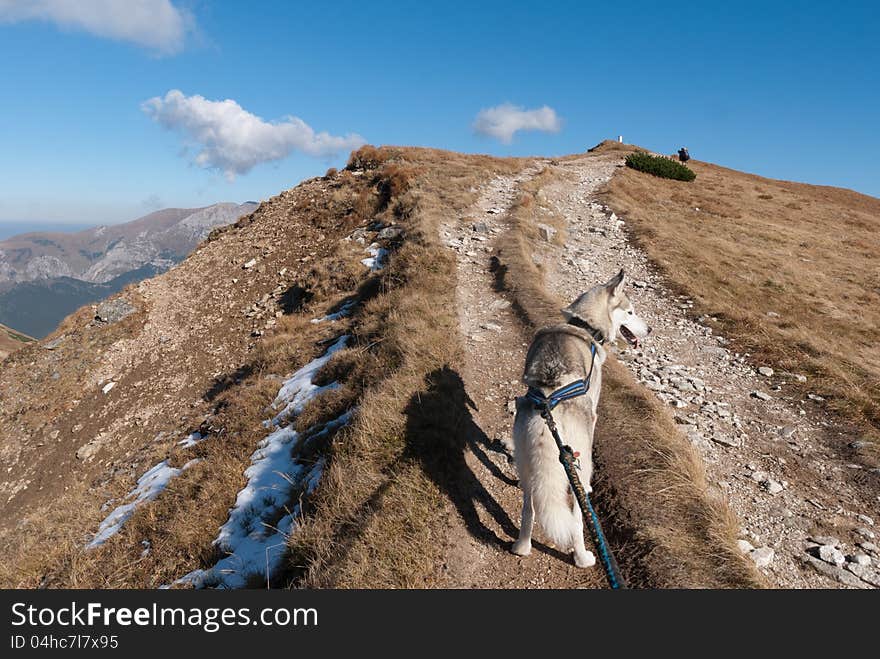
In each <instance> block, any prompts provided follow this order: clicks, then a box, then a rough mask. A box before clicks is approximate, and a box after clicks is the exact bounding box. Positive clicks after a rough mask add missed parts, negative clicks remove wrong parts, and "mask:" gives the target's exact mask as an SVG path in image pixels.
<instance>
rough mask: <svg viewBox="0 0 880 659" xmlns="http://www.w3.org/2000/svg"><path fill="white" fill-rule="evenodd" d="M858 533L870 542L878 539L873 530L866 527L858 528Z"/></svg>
mask: <svg viewBox="0 0 880 659" xmlns="http://www.w3.org/2000/svg"><path fill="white" fill-rule="evenodd" d="M856 533H858V534H859V535H860V536H862V537H863V538H867V539H868V540H873V539H874V538H875V537H876V534H875V533H874V532H873V531H872V530H871V529H867V528H865V527H864V526H860V527H859V528H857V529H856Z"/></svg>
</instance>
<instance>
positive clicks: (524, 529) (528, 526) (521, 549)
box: [511, 486, 535, 556]
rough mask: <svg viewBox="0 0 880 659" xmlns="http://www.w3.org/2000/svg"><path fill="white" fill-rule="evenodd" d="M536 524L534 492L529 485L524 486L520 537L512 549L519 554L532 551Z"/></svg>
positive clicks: (526, 553) (524, 554)
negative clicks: (533, 528) (533, 530)
mask: <svg viewBox="0 0 880 659" xmlns="http://www.w3.org/2000/svg"><path fill="white" fill-rule="evenodd" d="M534 524H535V507H534V506H533V505H532V493H531V490H530V488H529V487H528V486H526V487H524V488H523V508H522V524H521V525H520V528H519V538H518V539H517V541H516V542H514V543H513V547H511V551H512V552H513V553H514V554H517V555H518V556H528V555H529V553H530V552H531V551H532V527H533V526H534Z"/></svg>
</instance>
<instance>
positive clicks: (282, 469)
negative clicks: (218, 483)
mask: <svg viewBox="0 0 880 659" xmlns="http://www.w3.org/2000/svg"><path fill="white" fill-rule="evenodd" d="M350 416H351V414H350V413H349V412H346V413H345V414H343V415H342V416H340V417H339V418H338V419H335V420H333V421H331V422H329V423H327V424H326V425H324V426H323V427H322V428H321V429H320V431H318V432H316V433H312V432H311V431H310V432H309V433H306V434H307V435H308V438H309V439H312V438H317V437H320V436H322V435H326V434H328V433H329V432H331V431H333V430H335V429H336V428H339V427H341V426H344V425H345V424H346V423H348V420H349V418H350ZM302 437H303V435H300V433H297V432H296V431H294V430H292V429H290V428H279V429H278V430H276V431H275V432H273V433H272V434H271V435H269V436H268V437H266V438H265V439H264V440H263V441H262V442H260V447H259V448H258V449H257V450H256V451H255V452H254V454H253V455H252V456H251V466H250V467H248V469H247V470H246V471H245V472H244V473H245V476H247V478H248V484H247V485H246V486H245V487H244V489H242V490H241V491H240V492H239V493H238V497H236V500H235V505H234V506H233V507H232V509H231V510H230V512H229V518H228V520H227V521H226V523H225V524H224V525H223V526H222V527H221V528H220V533H219V535H218V536H217V539H216V540H214V545H215V546H217V547H218V548H219V549H220V550H221V551H223V552H224V553H225V554H226V556H225V557H224V558H222V559H220V560H219V561H218V562H217V563H216V564H215V565H214V567H212V568H209V569H207V570H194V571H192V572H190V573H189V574H187V575H185V576H183V577H181V578H180V579H178V580H177V581H175V582H174V583H176V584H189V585H191V586H193V587H194V588H205V587H213V588H229V589H235V588H244V587H246V586H247V585H248V582H249V580H250V579H251V578H252V577H254V576H255V575H260V576H262V577H264V578H265V579H267V580H268V579H271V576H272V575H273V574H275V573H276V572H277V571H278V568H279V567H280V566H281V563H282V561H283V559H284V556H285V553H286V547H287V540H288V538H289V537H290V534H291V533H292V532H293V530H294V527H295V525H296V518H297V517H299V516H300V515H301V512H302V511H301V508H300V504H299V503H297V504H295V505H294V506H293V508H292V509H291V508H288V502H289V501H290V496H291V491H292V490H294V489H295V488H297V487H299V488H301V491H302V492H303V495H308V494H311V493H312V492H313V491H314V490H315V488H316V487H317V486H318V482H319V481H320V480H321V475H322V474H323V472H324V464H325V461H324V458H319V459H318V460H317V461H316V462H315V464H314V465H312V467H311V468H307V466H306V465H302V464H297V463H295V462H294V461H293V460H292V459H291V451H292V450H293V448H294V446H296V445H297V444H298V443H299V441H300V440H301V438H302Z"/></svg>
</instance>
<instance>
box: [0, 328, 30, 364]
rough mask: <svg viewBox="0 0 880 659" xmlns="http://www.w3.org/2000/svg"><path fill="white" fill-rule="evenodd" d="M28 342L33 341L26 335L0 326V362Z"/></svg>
mask: <svg viewBox="0 0 880 659" xmlns="http://www.w3.org/2000/svg"><path fill="white" fill-rule="evenodd" d="M30 341H33V339H32V338H31V337H29V336H27V335H26V334H23V333H21V332H17V331H15V330H14V329H12V328H11V327H7V326H6V325H3V324H0V360H2V359H3V358H4V357H6V356H7V355H8V354H9V353H11V352H15V351H16V350H18V349H19V348H21V347H22V346H24V345H25V344H26V343H29V342H30Z"/></svg>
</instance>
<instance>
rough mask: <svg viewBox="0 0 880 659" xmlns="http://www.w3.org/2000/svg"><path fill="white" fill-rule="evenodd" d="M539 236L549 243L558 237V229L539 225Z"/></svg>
mask: <svg viewBox="0 0 880 659" xmlns="http://www.w3.org/2000/svg"><path fill="white" fill-rule="evenodd" d="M537 227H538V235H539V236H541V238H542V239H543V240H546V241H547V242H548V243H549V242H550V241H551V240H553V236H555V235H556V229H554V228H553V227H551V226H548V225H546V224H538V225H537Z"/></svg>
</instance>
